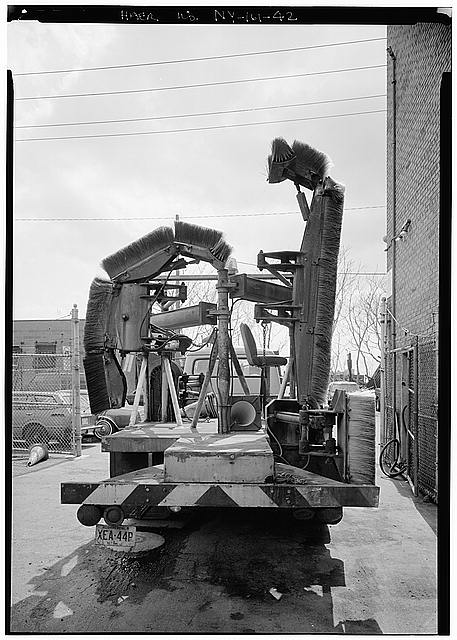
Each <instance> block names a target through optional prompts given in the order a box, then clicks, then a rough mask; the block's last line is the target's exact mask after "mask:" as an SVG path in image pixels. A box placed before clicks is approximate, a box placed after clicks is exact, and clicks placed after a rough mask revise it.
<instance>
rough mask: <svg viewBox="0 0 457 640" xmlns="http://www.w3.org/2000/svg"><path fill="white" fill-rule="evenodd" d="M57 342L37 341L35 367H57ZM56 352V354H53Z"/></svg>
mask: <svg viewBox="0 0 457 640" xmlns="http://www.w3.org/2000/svg"><path fill="white" fill-rule="evenodd" d="M56 348H57V343H56V342H35V354H36V355H35V357H34V359H33V360H34V368H35V369H55V368H56V357H55V353H56ZM48 354H49V355H48ZM51 354H54V355H51Z"/></svg>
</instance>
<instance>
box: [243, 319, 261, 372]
mask: <svg viewBox="0 0 457 640" xmlns="http://www.w3.org/2000/svg"><path fill="white" fill-rule="evenodd" d="M240 332H241V338H242V340H243V345H244V350H245V352H246V359H247V361H248V362H249V364H250V365H251V366H255V362H254V360H255V358H257V345H256V343H255V340H254V336H253V335H252V332H251V330H250V328H249V327H248V325H247V324H244V322H242V323H241V324H240Z"/></svg>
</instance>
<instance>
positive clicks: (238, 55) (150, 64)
mask: <svg viewBox="0 0 457 640" xmlns="http://www.w3.org/2000/svg"><path fill="white" fill-rule="evenodd" d="M379 40H387V38H385V37H383V38H368V39H366V40H350V41H347V42H330V43H328V44H316V45H310V46H308V47H291V48H289V49H270V50H268V51H248V52H246V53H231V54H226V55H219V56H205V57H201V58H183V59H180V60H160V61H158V62H137V63H135V64H115V65H109V66H105V67H83V68H80V69H60V70H52V71H28V72H24V73H15V74H14V75H15V76H36V75H48V74H52V73H75V72H78V73H79V72H81V71H105V70H107V69H131V68H133V67H155V66H158V65H164V64H182V63H185V62H202V61H205V60H226V59H229V58H243V57H247V56H261V55H267V54H272V53H289V52H292V51H306V50H308V49H323V48H325V47H340V46H343V45H348V44H360V43H363V42H377V41H379Z"/></svg>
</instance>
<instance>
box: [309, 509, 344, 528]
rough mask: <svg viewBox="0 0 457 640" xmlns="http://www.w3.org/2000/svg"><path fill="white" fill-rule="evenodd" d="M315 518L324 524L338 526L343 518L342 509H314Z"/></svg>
mask: <svg viewBox="0 0 457 640" xmlns="http://www.w3.org/2000/svg"><path fill="white" fill-rule="evenodd" d="M316 518H317V520H319V521H320V522H323V523H324V524H338V522H341V520H342V518H343V507H322V508H320V509H316Z"/></svg>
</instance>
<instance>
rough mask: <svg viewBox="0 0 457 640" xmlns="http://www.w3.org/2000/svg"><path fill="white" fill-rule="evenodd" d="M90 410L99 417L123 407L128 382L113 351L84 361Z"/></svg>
mask: <svg viewBox="0 0 457 640" xmlns="http://www.w3.org/2000/svg"><path fill="white" fill-rule="evenodd" d="M83 365H84V372H85V374H86V385H87V393H88V395H89V404H90V410H91V413H92V414H93V415H97V414H98V413H100V412H101V411H105V409H118V408H119V407H123V406H124V403H125V396H126V392H127V382H126V379H125V375H124V373H123V371H122V369H121V368H120V366H119V363H118V361H117V359H116V356H115V353H114V351H113V350H106V351H104V352H103V353H90V354H88V355H86V357H85V358H84V359H83Z"/></svg>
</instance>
